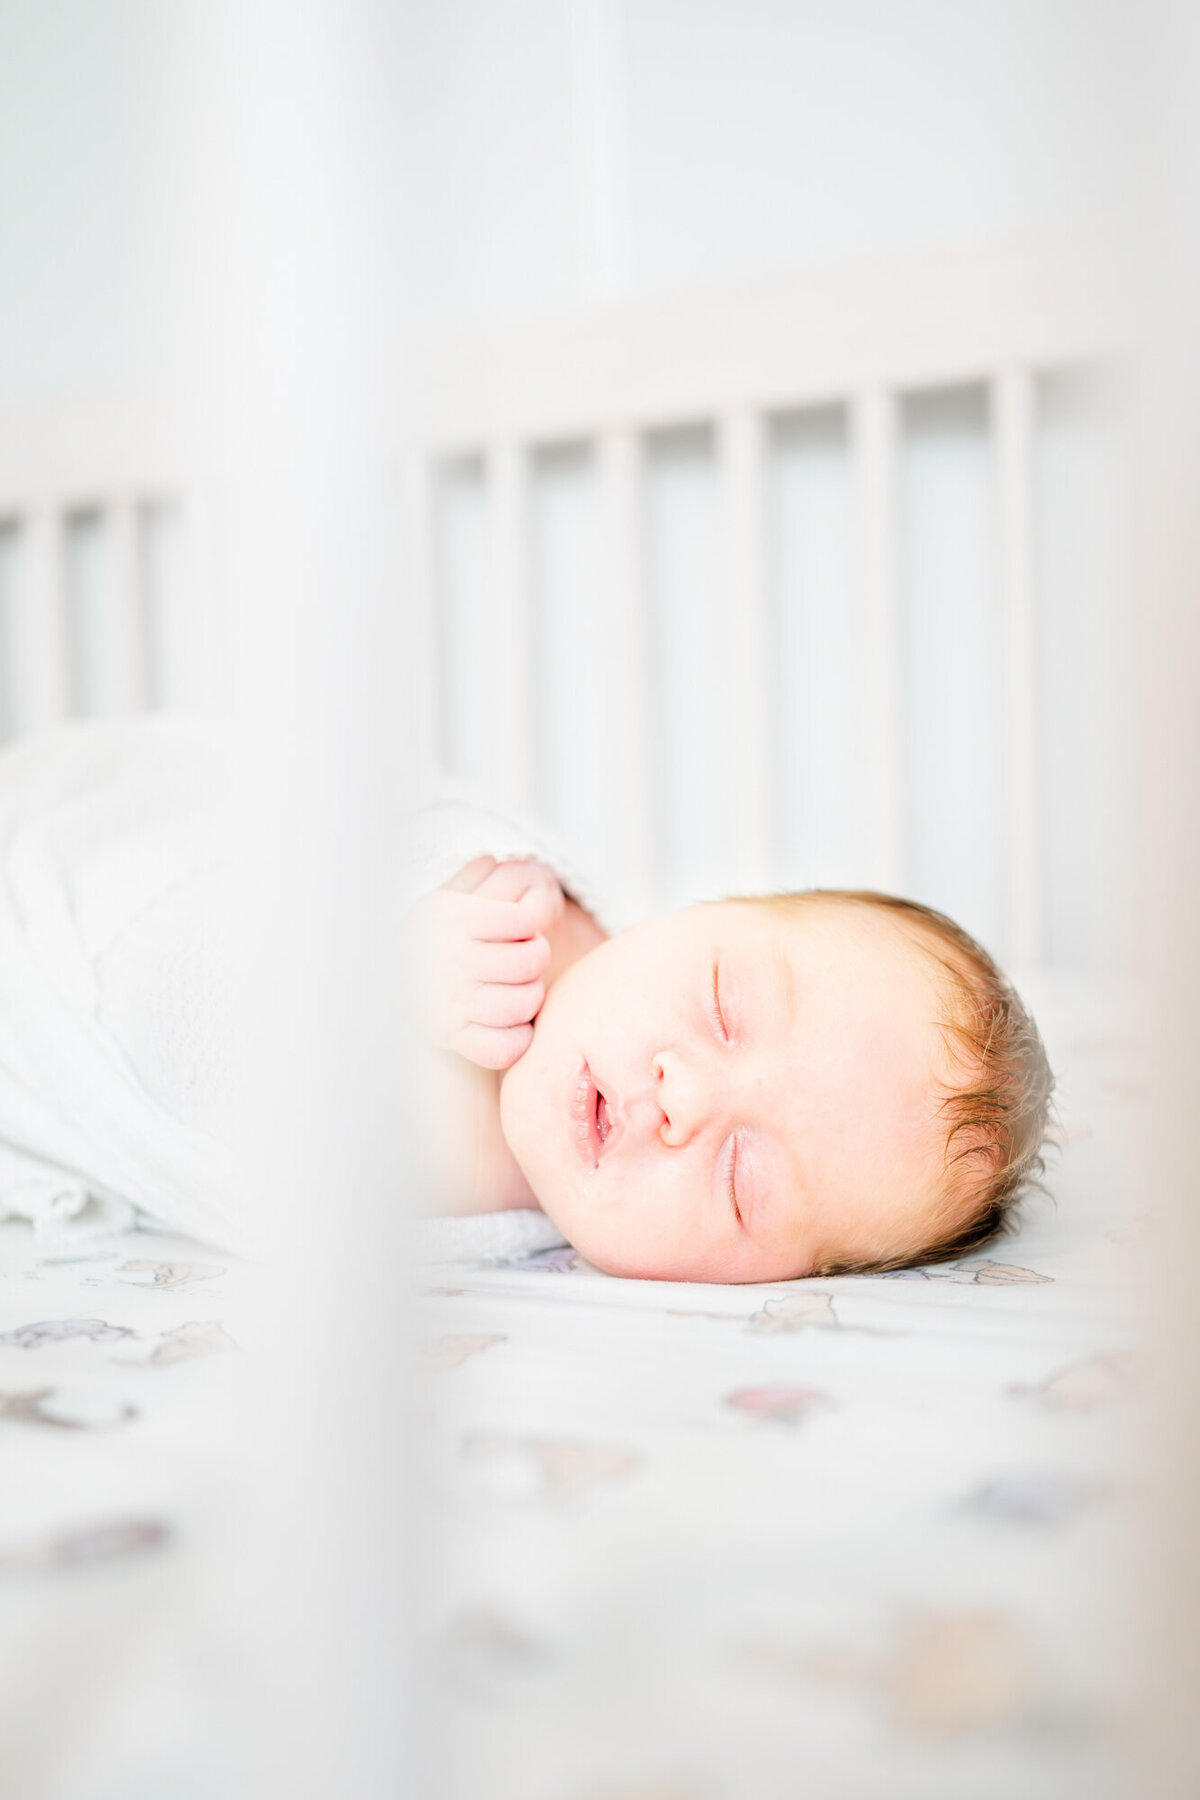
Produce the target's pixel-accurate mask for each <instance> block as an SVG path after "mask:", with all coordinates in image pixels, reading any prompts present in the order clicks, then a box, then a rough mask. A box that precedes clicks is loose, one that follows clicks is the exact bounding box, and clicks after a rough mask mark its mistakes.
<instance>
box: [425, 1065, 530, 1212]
mask: <svg viewBox="0 0 1200 1800" xmlns="http://www.w3.org/2000/svg"><path fill="white" fill-rule="evenodd" d="M423 1060H425V1061H426V1067H425V1068H424V1069H423V1071H422V1074H423V1080H422V1082H421V1090H422V1095H423V1104H422V1107H421V1114H422V1120H423V1128H424V1134H425V1141H424V1145H423V1149H424V1162H425V1164H426V1167H427V1170H428V1178H429V1189H428V1193H429V1200H430V1204H429V1205H428V1207H427V1210H429V1211H433V1212H438V1213H481V1212H506V1211H509V1210H511V1209H512V1208H514V1207H527V1206H528V1207H536V1206H537V1200H536V1199H535V1197H534V1194H533V1190H532V1189H531V1188H530V1186H529V1183H528V1182H527V1181H526V1179H525V1177H524V1175H523V1174H522V1173H521V1170H520V1167H519V1165H518V1163H517V1161H516V1158H515V1157H514V1156H513V1153H512V1151H511V1150H510V1149H509V1147H508V1145H507V1143H506V1142H505V1140H504V1134H503V1132H502V1131H501V1129H500V1076H499V1074H498V1073H497V1072H496V1071H495V1070H492V1069H481V1068H479V1067H478V1065H477V1064H475V1063H471V1062H468V1061H467V1060H466V1058H465V1057H461V1056H458V1055H456V1054H455V1052H453V1051H448V1050H433V1051H426V1052H424V1055H423Z"/></svg>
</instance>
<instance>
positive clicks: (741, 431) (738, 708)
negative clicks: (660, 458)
mask: <svg viewBox="0 0 1200 1800" xmlns="http://www.w3.org/2000/svg"><path fill="white" fill-rule="evenodd" d="M763 439H764V429H763V420H762V417H761V415H760V414H758V413H755V412H749V411H739V412H735V413H729V414H727V415H726V416H725V417H724V418H722V419H721V420H720V422H719V425H718V435H717V443H718V456H719V463H720V476H721V487H722V501H723V511H724V526H725V559H726V567H725V577H726V579H725V594H724V601H725V609H726V612H725V618H726V629H725V634H724V639H725V645H726V652H727V655H728V658H729V674H730V684H729V737H730V752H731V755H732V759H733V763H734V769H735V780H736V789H735V791H736V793H737V796H738V807H737V819H738V839H737V863H736V869H735V873H734V881H735V885H736V888H737V891H739V892H741V893H758V892H760V891H761V890H762V889H764V888H767V887H769V886H770V885H771V883H772V878H773V870H772V866H771V863H772V859H771V851H770V846H771V824H772V812H773V805H772V801H773V785H772V781H771V766H770V744H769V740H770V732H769V723H768V721H769V709H768V706H767V652H766V636H767V632H766V616H765V614H766V579H765V575H766V571H765V560H766V559H765V553H764V531H765V509H764V501H763Z"/></svg>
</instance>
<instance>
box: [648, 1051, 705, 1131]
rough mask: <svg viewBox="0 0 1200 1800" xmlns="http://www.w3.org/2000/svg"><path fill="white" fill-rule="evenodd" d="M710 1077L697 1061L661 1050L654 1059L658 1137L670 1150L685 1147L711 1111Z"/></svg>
mask: <svg viewBox="0 0 1200 1800" xmlns="http://www.w3.org/2000/svg"><path fill="white" fill-rule="evenodd" d="M711 1086H712V1083H711V1076H710V1074H709V1072H708V1071H706V1070H705V1069H704V1068H703V1067H702V1066H701V1064H700V1063H699V1062H698V1061H694V1060H691V1059H688V1058H685V1057H682V1056H680V1055H679V1054H678V1053H677V1052H675V1051H673V1050H662V1051H660V1052H659V1054H658V1055H657V1056H656V1057H655V1058H654V1099H655V1103H656V1105H657V1107H658V1110H659V1112H660V1113H661V1114H662V1122H661V1124H660V1125H659V1128H658V1135H659V1137H660V1138H661V1139H662V1141H663V1143H664V1144H667V1145H669V1146H670V1147H671V1148H678V1147H679V1146H681V1145H683V1144H686V1143H688V1142H689V1141H690V1140H691V1139H692V1138H693V1137H694V1136H695V1134H696V1132H697V1131H698V1130H699V1129H700V1127H701V1126H702V1125H703V1124H704V1122H705V1120H706V1119H707V1118H708V1116H709V1113H710V1112H711V1110H712V1099H713V1096H712V1092H711Z"/></svg>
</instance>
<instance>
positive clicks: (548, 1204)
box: [500, 892, 1053, 1281]
mask: <svg viewBox="0 0 1200 1800" xmlns="http://www.w3.org/2000/svg"><path fill="white" fill-rule="evenodd" d="M1052 1086H1053V1078H1052V1076H1051V1074H1050V1070H1049V1066H1048V1064H1047V1062H1046V1056H1045V1052H1044V1051H1043V1049H1042V1045H1041V1041H1040V1039H1039V1037H1038V1034H1037V1031H1036V1028H1035V1027H1034V1024H1033V1021H1032V1020H1031V1019H1030V1017H1029V1015H1028V1014H1027V1013H1026V1012H1025V1010H1024V1008H1023V1007H1022V1005H1021V1002H1020V1000H1019V999H1018V998H1017V996H1016V994H1015V993H1014V992H1013V990H1012V989H1011V988H1010V987H1009V985H1008V984H1007V982H1006V981H1005V980H1004V978H1003V976H1002V975H1001V974H1000V972H999V970H998V969H997V968H996V966H995V964H994V963H993V962H992V960H991V958H990V957H989V956H988V955H987V954H986V952H985V951H983V950H981V949H980V947H979V946H978V945H977V944H976V943H974V942H973V940H972V939H971V938H969V937H968V936H967V935H966V933H965V932H963V931H960V930H959V928H958V927H957V926H956V925H954V924H953V923H952V922H951V921H950V920H949V919H946V918H944V917H943V916H942V915H941V914H940V913H935V912H932V911H930V910H929V909H928V908H926V907H923V906H918V905H916V904H915V903H913V902H910V901H904V900H894V899H891V898H889V897H888V896H886V895H882V894H868V893H840V892H815V893H805V894H788V895H779V896H772V897H770V898H766V899H754V900H727V901H723V902H720V903H718V904H712V905H705V906H696V907H692V908H690V909H689V910H687V911H686V912H681V913H673V914H670V915H668V916H667V917H665V918H661V919H655V920H652V921H651V922H649V923H648V924H645V925H639V926H636V927H634V929H632V930H630V931H627V932H624V933H623V934H621V935H620V936H618V937H615V938H610V939H609V940H608V941H607V942H605V943H603V944H601V945H599V947H598V948H596V949H595V950H592V951H591V952H590V953H589V954H588V955H586V956H584V957H583V958H582V959H581V960H580V961H579V962H577V963H575V964H574V965H573V966H572V967H571V968H569V969H568V970H567V971H566V973H565V974H564V975H563V976H562V977H561V978H560V979H559V980H558V981H557V982H556V983H555V984H554V985H553V987H552V988H551V989H550V992H549V994H548V995H547V998H546V1003H545V1005H544V1007H543V1008H542V1011H541V1013H540V1014H539V1016H538V1019H537V1024H536V1027H535V1031H534V1038H533V1043H532V1045H531V1046H530V1048H529V1049H528V1050H527V1051H526V1053H525V1055H524V1056H523V1057H522V1058H521V1060H520V1061H519V1062H518V1063H516V1064H515V1066H514V1067H513V1068H511V1069H510V1070H509V1071H508V1073H507V1074H506V1076H505V1077H504V1080H503V1085H502V1088H501V1096H500V1108H501V1120H502V1124H503V1129H504V1135H505V1137H506V1139H507V1140H508V1144H509V1146H510V1148H511V1149H512V1151H513V1154H514V1155H515V1156H516V1159H517V1161H518V1163H520V1165H521V1167H522V1169H523V1170H524V1173H525V1176H526V1178H527V1179H528V1181H529V1183H530V1185H531V1187H532V1188H533V1191H534V1193H535V1194H536V1195H537V1197H538V1200H539V1201H540V1203H541V1205H542V1206H543V1207H544V1209H545V1211H546V1212H547V1213H548V1214H549V1215H550V1217H551V1218H552V1219H553V1220H554V1222H555V1223H556V1224H557V1225H558V1226H559V1227H560V1229H561V1230H562V1231H563V1233H564V1235H565V1236H566V1237H568V1238H569V1239H570V1241H571V1243H572V1244H574V1245H575V1246H576V1248H577V1249H579V1250H580V1251H581V1252H582V1253H583V1255H584V1256H586V1257H587V1258H588V1259H589V1260H590V1261H592V1262H594V1263H596V1264H597V1265H598V1266H599V1267H600V1268H602V1269H607V1270H609V1271H610V1272H611V1273H613V1274H618V1275H631V1276H647V1277H653V1278H658V1279H666V1280H679V1281H780V1280H787V1279H790V1278H793V1277H796V1276H804V1275H817V1274H821V1275H830V1274H836V1273H838V1272H850V1271H854V1270H862V1271H867V1270H878V1269H885V1268H892V1267H897V1266H903V1265H905V1264H910V1263H922V1262H933V1261H938V1260H944V1259H946V1258H949V1257H957V1256H963V1255H966V1254H967V1253H968V1252H969V1251H971V1250H974V1249H976V1248H977V1247H978V1246H979V1245H981V1244H983V1243H985V1242H986V1241H987V1239H988V1238H989V1237H991V1236H992V1235H993V1233H994V1232H996V1231H997V1230H998V1229H999V1228H1000V1227H1001V1226H1002V1225H1003V1223H1004V1221H1005V1218H1006V1216H1007V1214H1008V1212H1009V1210H1010V1208H1011V1206H1012V1203H1013V1201H1014V1199H1015V1197H1016V1195H1017V1193H1018V1190H1019V1189H1020V1187H1021V1186H1022V1184H1023V1182H1024V1181H1025V1180H1026V1179H1027V1178H1029V1177H1030V1176H1033V1175H1036V1174H1037V1173H1038V1172H1040V1169H1041V1160H1040V1156H1039V1150H1040V1146H1041V1144H1042V1141H1043V1138H1044V1135H1045V1130H1046V1125H1047V1114H1048V1108H1049V1099H1050V1091H1051V1088H1052Z"/></svg>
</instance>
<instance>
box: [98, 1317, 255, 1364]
mask: <svg viewBox="0 0 1200 1800" xmlns="http://www.w3.org/2000/svg"><path fill="white" fill-rule="evenodd" d="M240 1349H241V1345H240V1344H239V1343H237V1342H235V1340H234V1339H233V1338H231V1337H230V1335H229V1333H228V1332H227V1331H226V1329H225V1327H224V1326H223V1325H221V1324H220V1323H219V1322H218V1321H217V1320H216V1319H191V1320H189V1321H188V1322H187V1323H186V1324H184V1325H175V1326H172V1328H171V1330H170V1331H164V1332H163V1334H162V1336H161V1338H160V1339H159V1341H158V1343H157V1344H156V1345H155V1346H154V1349H153V1350H152V1351H151V1353H150V1355H149V1356H147V1357H144V1358H136V1357H132V1356H122V1357H119V1358H117V1359H116V1360H117V1361H119V1362H126V1363H135V1362H136V1363H139V1364H140V1366H141V1367H143V1368H147V1369H150V1368H155V1369H161V1368H165V1367H166V1366H167V1365H168V1364H170V1363H177V1362H191V1361H192V1360H193V1359H194V1358H195V1357H198V1356H222V1355H224V1354H226V1353H227V1352H228V1351H231V1350H240Z"/></svg>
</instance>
